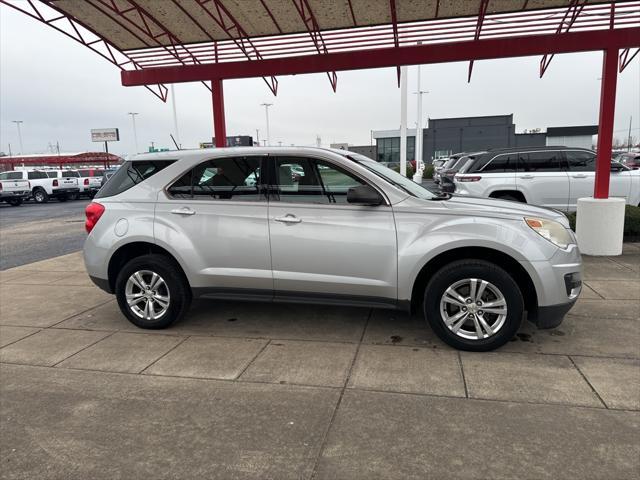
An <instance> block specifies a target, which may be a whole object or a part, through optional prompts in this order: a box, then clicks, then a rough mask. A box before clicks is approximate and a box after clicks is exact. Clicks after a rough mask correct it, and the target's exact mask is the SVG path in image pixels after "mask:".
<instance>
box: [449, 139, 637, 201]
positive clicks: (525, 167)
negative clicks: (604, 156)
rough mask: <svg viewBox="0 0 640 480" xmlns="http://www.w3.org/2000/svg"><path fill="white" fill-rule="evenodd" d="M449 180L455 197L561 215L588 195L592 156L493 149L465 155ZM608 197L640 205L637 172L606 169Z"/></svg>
mask: <svg viewBox="0 0 640 480" xmlns="http://www.w3.org/2000/svg"><path fill="white" fill-rule="evenodd" d="M468 158H469V161H467V163H465V164H464V166H463V167H462V169H461V170H460V171H459V172H458V173H457V174H456V175H455V177H454V183H455V192H456V193H457V194H459V195H467V196H472V197H490V198H501V199H503V200H512V201H518V202H523V203H531V204H534V205H542V206H545V207H551V208H555V209H558V210H564V211H570V212H572V211H575V210H576V207H577V203H578V199H579V198H582V197H590V196H592V195H593V187H594V183H595V170H596V154H595V152H593V151H591V150H586V149H581V148H571V147H538V148H535V147H529V148H526V147H524V148H509V149H506V148H505V149H496V150H489V151H485V152H478V153H474V154H471V155H469V156H468ZM609 195H610V196H611V197H622V198H624V199H625V200H626V202H627V204H628V205H634V206H636V205H639V204H640V170H630V169H629V168H627V167H625V166H624V165H622V164H621V163H618V162H613V163H612V164H611V181H610V186H609Z"/></svg>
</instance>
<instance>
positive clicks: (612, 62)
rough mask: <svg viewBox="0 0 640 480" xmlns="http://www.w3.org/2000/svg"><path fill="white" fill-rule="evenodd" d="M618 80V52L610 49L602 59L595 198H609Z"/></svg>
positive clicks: (604, 53)
mask: <svg viewBox="0 0 640 480" xmlns="http://www.w3.org/2000/svg"><path fill="white" fill-rule="evenodd" d="M617 80H618V50H617V49H615V48H610V49H607V50H605V51H604V52H603V58H602V83H601V85H600V121H599V124H598V153H597V157H596V181H595V185H594V189H593V198H609V177H610V176H611V145H612V143H613V121H614V114H615V109H616V83H617Z"/></svg>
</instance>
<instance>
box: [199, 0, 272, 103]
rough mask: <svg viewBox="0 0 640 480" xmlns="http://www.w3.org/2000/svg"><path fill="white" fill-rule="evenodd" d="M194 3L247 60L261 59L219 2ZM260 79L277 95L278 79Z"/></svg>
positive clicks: (200, 0)
mask: <svg viewBox="0 0 640 480" xmlns="http://www.w3.org/2000/svg"><path fill="white" fill-rule="evenodd" d="M195 2H196V3H197V4H198V5H200V8H202V10H203V11H204V12H205V13H207V14H208V15H209V17H210V18H211V19H212V20H213V21H214V22H215V23H216V24H217V25H218V26H219V27H220V28H221V29H222V30H223V31H224V32H225V33H226V34H227V35H228V36H229V38H230V39H231V40H233V42H234V43H235V44H236V46H237V47H238V48H239V49H240V50H241V51H242V53H244V55H245V56H246V57H247V60H250V61H254V60H255V61H258V60H261V59H262V55H261V54H260V52H259V51H258V49H257V48H256V47H255V45H254V44H253V42H252V41H251V39H250V38H249V35H247V32H246V31H245V30H244V28H242V26H241V25H240V23H238V21H237V20H236V19H235V17H234V16H233V15H232V14H231V12H229V10H227V7H225V6H224V4H223V3H222V2H221V1H220V0H195ZM209 3H211V4H213V7H214V9H215V15H214V13H213V12H211V10H210V9H209V8H208V4H209ZM278 28H279V27H278ZM216 45H217V43H216ZM247 46H249V48H250V49H251V51H253V55H254V56H255V57H256V58H255V59H253V58H252V57H251V51H250V50H249V49H248V48H247ZM262 79H263V80H264V83H266V84H267V87H269V90H271V93H273V94H274V95H277V94H278V79H277V78H275V77H274V76H271V79H270V81H269V80H267V79H266V78H264V77H263V78H262Z"/></svg>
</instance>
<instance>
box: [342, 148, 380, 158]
mask: <svg viewBox="0 0 640 480" xmlns="http://www.w3.org/2000/svg"><path fill="white" fill-rule="evenodd" d="M348 150H350V151H352V152H354V153H359V154H360V155H364V156H365V157H369V158H370V159H372V160H376V158H377V151H378V149H377V148H376V146H375V145H361V146H356V145H349V148H348Z"/></svg>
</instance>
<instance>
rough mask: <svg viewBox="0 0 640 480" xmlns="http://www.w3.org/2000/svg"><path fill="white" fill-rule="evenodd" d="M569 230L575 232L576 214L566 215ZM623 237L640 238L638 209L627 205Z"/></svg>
mask: <svg viewBox="0 0 640 480" xmlns="http://www.w3.org/2000/svg"><path fill="white" fill-rule="evenodd" d="M567 218H568V219H569V224H570V225H571V230H573V231H574V232H575V231H576V212H572V213H567ZM624 236H625V237H626V238H640V207H634V206H631V205H627V206H626V207H625V209H624Z"/></svg>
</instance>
